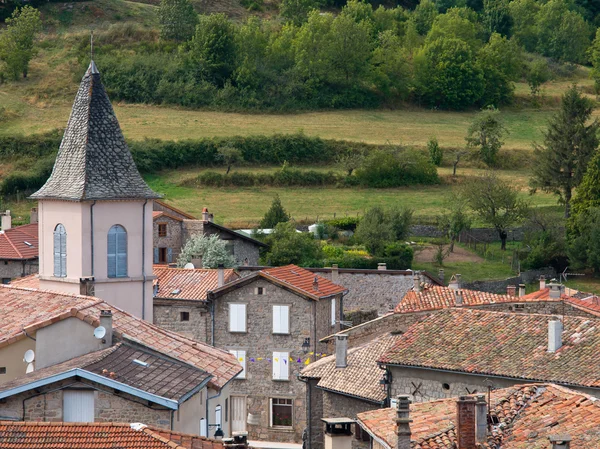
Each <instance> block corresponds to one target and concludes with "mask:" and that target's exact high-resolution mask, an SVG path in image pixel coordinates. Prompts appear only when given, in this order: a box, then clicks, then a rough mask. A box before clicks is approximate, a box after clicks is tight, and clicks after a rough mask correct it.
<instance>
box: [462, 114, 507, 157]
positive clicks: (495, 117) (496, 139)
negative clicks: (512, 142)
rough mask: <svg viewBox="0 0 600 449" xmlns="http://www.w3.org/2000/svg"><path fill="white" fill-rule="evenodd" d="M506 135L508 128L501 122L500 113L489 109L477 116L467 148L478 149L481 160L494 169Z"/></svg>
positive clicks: (469, 133) (470, 131)
mask: <svg viewBox="0 0 600 449" xmlns="http://www.w3.org/2000/svg"><path fill="white" fill-rule="evenodd" d="M506 133H507V131H506V128H505V127H504V124H503V123H502V121H501V120H500V111H498V109H495V108H493V107H488V108H486V109H484V110H482V111H481V112H480V113H479V114H477V116H476V117H475V120H473V123H472V124H471V126H470V127H469V131H468V133H467V137H465V140H466V141H467V146H468V147H469V148H473V149H476V150H477V151H478V152H479V156H480V157H481V160H482V161H483V162H485V164H486V165H487V166H488V167H492V166H494V165H495V164H496V158H497V156H498V152H499V151H500V148H501V147H502V145H503V144H504V142H503V141H502V137H503V136H504V135H505V134H506Z"/></svg>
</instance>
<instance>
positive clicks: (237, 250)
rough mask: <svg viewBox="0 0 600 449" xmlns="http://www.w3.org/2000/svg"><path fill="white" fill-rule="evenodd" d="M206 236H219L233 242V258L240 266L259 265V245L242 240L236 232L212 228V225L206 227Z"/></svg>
mask: <svg viewBox="0 0 600 449" xmlns="http://www.w3.org/2000/svg"><path fill="white" fill-rule="evenodd" d="M204 233H205V235H212V234H217V235H218V236H219V238H221V240H225V241H232V242H233V257H234V258H235V262H236V264H237V265H238V266H255V265H257V264H258V258H259V249H258V248H259V247H258V245H256V244H254V243H252V242H249V241H248V240H245V239H243V238H241V237H240V236H239V235H238V234H237V233H236V232H234V231H225V230H223V229H220V228H217V227H216V226H211V225H210V223H209V224H207V225H206V226H204Z"/></svg>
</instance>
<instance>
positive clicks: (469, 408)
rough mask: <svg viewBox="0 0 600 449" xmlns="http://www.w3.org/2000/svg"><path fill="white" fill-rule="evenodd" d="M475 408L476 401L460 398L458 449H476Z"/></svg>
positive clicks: (458, 402)
mask: <svg viewBox="0 0 600 449" xmlns="http://www.w3.org/2000/svg"><path fill="white" fill-rule="evenodd" d="M475 407H476V399H475V398H474V397H471V396H460V397H459V398H458V400H457V401H456V441H457V446H456V448H457V449H475V447H476V446H475V444H476V438H475Z"/></svg>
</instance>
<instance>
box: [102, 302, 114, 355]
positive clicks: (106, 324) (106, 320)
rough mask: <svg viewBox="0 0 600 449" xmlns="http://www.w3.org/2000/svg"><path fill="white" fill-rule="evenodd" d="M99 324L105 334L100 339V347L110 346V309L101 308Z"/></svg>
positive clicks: (111, 331) (111, 328)
mask: <svg viewBox="0 0 600 449" xmlns="http://www.w3.org/2000/svg"><path fill="white" fill-rule="evenodd" d="M100 326H102V327H103V328H104V329H106V334H104V338H103V339H102V345H101V347H102V349H106V348H110V347H111V346H112V338H113V315H112V310H101V311H100Z"/></svg>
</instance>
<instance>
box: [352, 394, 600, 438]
mask: <svg viewBox="0 0 600 449" xmlns="http://www.w3.org/2000/svg"><path fill="white" fill-rule="evenodd" d="M490 412H491V415H492V419H493V420H494V421H495V422H497V424H495V425H493V426H492V429H491V431H490V432H489V433H488V441H487V443H484V444H482V445H481V446H480V447H481V448H486V449H492V448H500V447H501V448H502V449H547V448H548V447H549V442H548V436H549V435H555V434H565V433H566V434H568V435H570V436H571V437H572V438H573V440H572V441H571V447H572V448H577V449H597V448H598V444H599V441H600V406H599V402H598V399H596V398H594V397H592V396H589V395H587V394H584V393H579V392H576V391H573V390H570V389H568V388H565V387H561V386H558V385H554V384H528V385H516V386H514V387H510V388H504V389H500V390H495V391H492V393H491V407H490ZM357 417H358V419H359V421H360V423H361V425H362V426H363V427H365V428H367V429H368V430H369V431H370V432H371V433H372V434H374V435H376V436H377V437H378V438H379V439H380V440H383V441H384V442H385V444H386V445H387V446H388V447H390V448H395V447H396V443H397V437H396V434H395V421H394V420H395V418H396V411H395V410H394V409H391V408H386V409H379V410H373V411H368V412H364V413H359V414H358V416H357ZM410 418H411V419H412V420H413V422H412V423H411V425H410V427H411V432H412V437H411V439H412V444H411V447H412V448H413V449H454V448H455V447H456V434H455V427H454V425H455V424H454V421H455V418H456V398H450V399H442V400H438V401H432V402H422V403H416V404H411V406H410Z"/></svg>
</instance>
